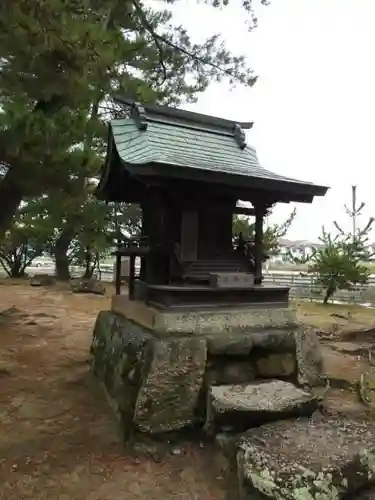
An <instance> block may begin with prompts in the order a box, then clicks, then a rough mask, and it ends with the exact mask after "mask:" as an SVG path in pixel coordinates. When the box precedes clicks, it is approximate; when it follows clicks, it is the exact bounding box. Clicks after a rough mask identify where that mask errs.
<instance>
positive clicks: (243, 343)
mask: <svg viewBox="0 0 375 500" xmlns="http://www.w3.org/2000/svg"><path fill="white" fill-rule="evenodd" d="M293 331H294V330H293V329H292V328H290V329H277V328H275V329H265V330H263V331H262V330H259V331H251V330H250V331H248V332H242V333H227V334H222V335H216V334H207V335H205V338H206V340H207V346H208V352H209V354H211V355H214V356H236V357H238V356H249V355H250V352H251V354H252V355H254V356H258V357H261V356H265V355H268V354H269V353H274V352H276V353H278V352H282V353H284V352H295V339H294V333H293Z"/></svg>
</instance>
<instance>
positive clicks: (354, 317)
mask: <svg viewBox="0 0 375 500" xmlns="http://www.w3.org/2000/svg"><path fill="white" fill-rule="evenodd" d="M293 305H294V306H295V307H296V309H297V317H298V319H299V320H300V321H302V322H303V323H305V324H307V325H309V326H313V327H315V328H319V329H321V330H324V331H332V329H339V330H344V331H345V330H355V329H359V328H372V327H375V309H369V308H366V307H362V306H359V305H354V304H353V305H352V304H342V305H341V304H326V305H324V304H320V303H317V302H308V301H306V302H303V301H295V302H294V304H293Z"/></svg>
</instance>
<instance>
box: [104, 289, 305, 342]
mask: <svg viewBox="0 0 375 500" xmlns="http://www.w3.org/2000/svg"><path fill="white" fill-rule="evenodd" d="M112 310H113V311H115V312H116V313H118V314H122V315H123V316H124V317H126V318H127V319H129V320H131V321H134V322H136V323H138V324H140V325H142V326H144V327H146V328H149V329H151V330H153V331H154V332H157V333H158V334H159V335H169V334H180V335H210V334H214V335H221V334H224V335H227V334H229V335H230V334H233V333H237V334H242V333H246V332H249V331H250V330H256V331H261V330H263V329H273V328H280V329H283V328H284V329H285V328H289V329H293V328H295V327H297V326H298V322H297V317H296V311H295V310H294V309H292V308H290V307H268V308H262V307H259V308H256V307H254V308H253V307H250V308H249V307H235V308H230V309H228V308H227V309H226V308H224V307H223V308H215V309H214V310H209V309H203V310H194V311H183V312H182V311H178V312H177V311H173V312H172V311H160V310H158V309H155V308H153V307H150V306H148V305H146V304H144V303H143V302H141V301H132V300H129V299H128V298H127V297H126V296H124V295H116V296H114V297H113V298H112Z"/></svg>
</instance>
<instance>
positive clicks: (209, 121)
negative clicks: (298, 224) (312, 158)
mask: <svg viewBox="0 0 375 500" xmlns="http://www.w3.org/2000/svg"><path fill="white" fill-rule="evenodd" d="M122 102H123V104H125V105H126V106H127V109H128V112H127V114H128V118H125V119H116V120H113V121H112V122H111V124H110V137H109V149H108V155H107V161H106V170H105V171H106V173H105V175H103V178H102V181H101V183H100V187H101V188H103V189H105V185H106V182H107V181H106V179H108V178H109V177H108V176H109V171H112V170H111V168H112V167H111V166H113V168H114V170H113V172H115V170H116V168H117V167H116V165H118V159H120V160H121V163H122V165H123V167H124V168H125V169H126V170H128V171H129V173H130V174H131V175H134V176H136V177H138V178H141V177H142V176H143V175H146V176H147V175H154V176H155V175H156V176H158V175H161V176H163V175H164V176H167V177H170V178H181V177H184V176H186V178H189V179H191V178H195V179H197V180H200V181H202V180H203V178H204V181H205V182H211V181H213V182H219V183H224V184H225V183H228V182H231V183H232V184H231V185H232V186H237V187H238V188H245V185H246V188H247V189H255V190H256V189H263V190H267V189H269V190H270V191H272V190H273V191H274V192H276V191H278V192H279V191H283V192H284V193H286V192H289V193H291V192H294V194H295V195H296V196H297V198H298V197H300V198H301V197H302V198H304V197H309V199H310V201H311V197H314V196H321V195H324V194H325V193H326V191H327V188H326V187H324V186H316V185H314V184H312V183H310V182H304V181H300V180H297V179H292V178H289V177H285V176H283V175H279V174H276V173H273V172H270V171H269V170H266V169H264V168H262V167H261V166H260V164H259V161H258V158H257V154H256V151H255V149H254V148H253V147H251V146H250V145H248V144H246V136H245V133H244V130H243V129H249V128H251V127H252V125H253V124H252V123H236V122H233V121H230V120H225V119H222V118H216V117H212V116H207V115H201V114H198V113H192V112H190V111H185V110H181V109H176V108H166V107H162V106H154V105H150V104H145V105H140V104H137V103H134V102H131V101H128V100H123V101H122ZM116 152H117V153H118V155H117V154H116ZM113 153H115V154H114V155H113ZM116 175H118V174H115V173H114V174H113V175H112V177H111V179H112V181H111V182H115V183H116V181H115V180H113V179H115V178H116ZM228 176H230V179H229V177H228ZM242 179H243V180H242ZM108 182H109V181H108ZM296 196H295V197H294V198H293V197H290V199H291V200H292V199H297V198H296Z"/></svg>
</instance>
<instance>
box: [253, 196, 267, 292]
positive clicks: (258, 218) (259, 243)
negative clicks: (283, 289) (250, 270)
mask: <svg viewBox="0 0 375 500" xmlns="http://www.w3.org/2000/svg"><path fill="white" fill-rule="evenodd" d="M265 213H266V207H265V205H263V204H256V205H255V237H254V255H255V276H254V283H255V285H261V284H262V279H263V276H262V261H263V255H264V252H263V219H264V215H265Z"/></svg>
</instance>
